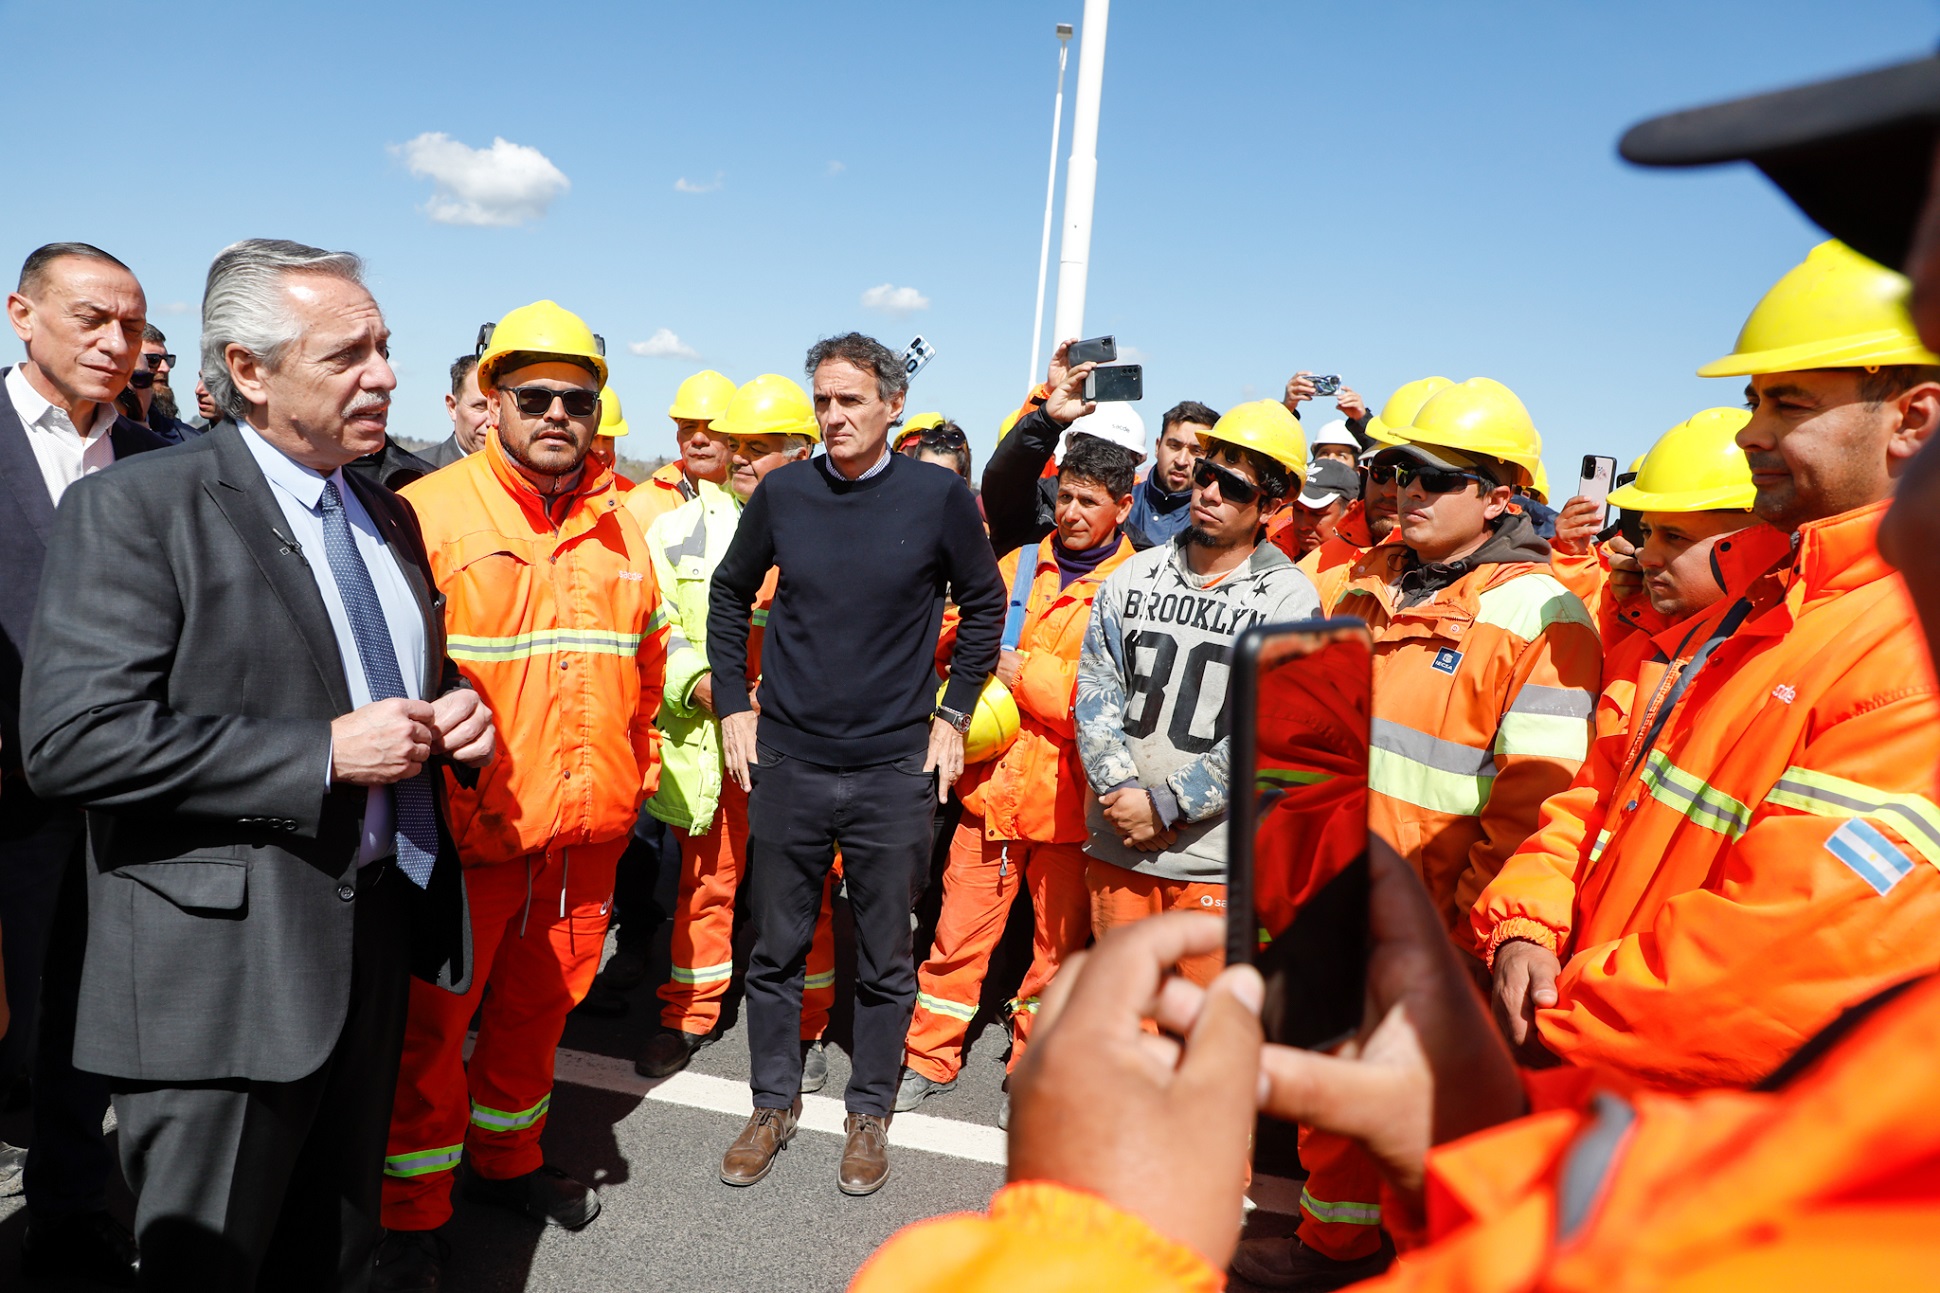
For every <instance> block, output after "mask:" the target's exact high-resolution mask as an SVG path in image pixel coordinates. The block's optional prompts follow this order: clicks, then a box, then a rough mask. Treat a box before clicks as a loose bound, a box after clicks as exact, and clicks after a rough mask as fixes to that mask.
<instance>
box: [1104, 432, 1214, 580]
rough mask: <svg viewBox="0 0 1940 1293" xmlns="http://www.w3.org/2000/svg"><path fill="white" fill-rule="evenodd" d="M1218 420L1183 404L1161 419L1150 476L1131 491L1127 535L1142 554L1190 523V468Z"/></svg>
mask: <svg viewBox="0 0 1940 1293" xmlns="http://www.w3.org/2000/svg"><path fill="white" fill-rule="evenodd" d="M1217 421H1219V414H1217V413H1215V412H1213V411H1212V410H1211V409H1209V408H1207V407H1206V406H1205V405H1204V404H1201V403H1200V402H1199V401H1197V400H1183V401H1181V402H1180V403H1178V404H1174V405H1173V406H1172V407H1171V408H1169V409H1167V410H1166V411H1165V416H1164V417H1163V418H1161V419H1159V443H1158V447H1157V448H1156V449H1155V450H1153V453H1152V470H1150V471H1148V472H1146V473H1145V479H1143V480H1141V481H1139V482H1138V487H1137V488H1136V489H1134V490H1133V491H1132V514H1131V515H1130V516H1128V517H1126V518H1125V533H1126V534H1128V535H1130V536H1131V538H1132V544H1133V546H1134V547H1138V548H1155V547H1157V546H1159V545H1160V544H1162V543H1165V542H1166V541H1167V540H1169V539H1171V538H1173V537H1174V536H1175V535H1177V534H1178V533H1179V531H1181V530H1183V529H1185V528H1186V526H1187V525H1188V524H1189V523H1190V522H1191V520H1192V464H1193V463H1195V462H1197V461H1199V455H1201V454H1203V453H1204V452H1205V450H1204V449H1203V448H1201V447H1200V444H1199V437H1200V436H1202V435H1205V434H1206V433H1207V432H1208V431H1211V430H1212V429H1213V424H1214V423H1215V422H1217Z"/></svg>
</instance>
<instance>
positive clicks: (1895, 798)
mask: <svg viewBox="0 0 1940 1293" xmlns="http://www.w3.org/2000/svg"><path fill="white" fill-rule="evenodd" d="M1765 802H1766V803H1768V804H1777V805H1779V806H1780V807H1783V808H1796V809H1798V810H1799V811H1800V812H1802V813H1812V814H1814V815H1816V816H1819V817H1873V818H1877V819H1879V820H1880V821H1881V822H1883V823H1884V824H1886V825H1888V826H1891V827H1892V828H1893V830H1894V832H1895V833H1896V834H1898V835H1899V836H1900V837H1901V838H1902V839H1904V840H1905V841H1906V842H1907V843H1908V844H1910V845H1912V846H1913V850H1914V851H1915V852H1917V853H1918V854H1919V855H1920V856H1921V857H1923V858H1925V859H1926V861H1927V863H1928V865H1930V866H1936V867H1940V807H1936V806H1935V804H1934V802H1933V801H1932V800H1931V799H1928V798H1927V797H1926V796H1924V795H1909V794H1897V793H1893V792H1891V791H1885V790H1875V789H1873V788H1872V787H1871V786H1868V785H1863V784H1861V783H1860V782H1857V781H1848V780H1846V779H1845V778H1844V777H1835V776H1833V775H1832V774H1831V773H1828V772H1815V771H1813V770H1812V769H1811V768H1801V767H1797V766H1794V767H1790V768H1787V769H1785V772H1784V774H1783V775H1782V776H1780V777H1779V779H1778V783H1777V784H1776V785H1774V786H1773V787H1772V789H1771V793H1770V794H1767V795H1766V796H1765Z"/></svg>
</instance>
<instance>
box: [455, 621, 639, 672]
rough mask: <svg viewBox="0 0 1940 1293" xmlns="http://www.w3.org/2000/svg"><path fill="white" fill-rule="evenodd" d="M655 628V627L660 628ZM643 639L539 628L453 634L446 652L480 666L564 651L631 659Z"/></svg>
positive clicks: (599, 631) (594, 631) (601, 631)
mask: <svg viewBox="0 0 1940 1293" xmlns="http://www.w3.org/2000/svg"><path fill="white" fill-rule="evenodd" d="M662 622H663V623H664V621H662ZM654 627H655V628H658V627H659V625H658V624H656V625H655V626H654ZM643 637H644V635H643V634H640V633H612V632H608V631H606V630H604V629H540V630H538V631H537V632H533V633H515V634H513V635H512V636H510V637H481V636H476V635H472V634H466V633H454V634H452V635H451V637H450V638H448V639H447V640H446V643H445V649H446V650H447V651H449V652H450V653H451V658H452V659H454V660H473V661H478V662H481V663H500V662H503V661H507V660H526V659H530V658H531V657H533V656H542V655H558V654H562V653H565V652H577V653H580V654H583V655H620V656H630V655H637V654H639V651H640V642H641V639H642V638H643Z"/></svg>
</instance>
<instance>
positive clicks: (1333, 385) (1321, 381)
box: [1307, 373, 1340, 395]
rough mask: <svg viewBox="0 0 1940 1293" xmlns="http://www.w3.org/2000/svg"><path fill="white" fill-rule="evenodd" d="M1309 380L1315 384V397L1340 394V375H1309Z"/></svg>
mask: <svg viewBox="0 0 1940 1293" xmlns="http://www.w3.org/2000/svg"><path fill="white" fill-rule="evenodd" d="M1307 380H1308V381H1310V382H1312V383H1313V384H1314V394H1315V395H1338V394H1340V374H1339V373H1321V374H1309V375H1308V377H1307Z"/></svg>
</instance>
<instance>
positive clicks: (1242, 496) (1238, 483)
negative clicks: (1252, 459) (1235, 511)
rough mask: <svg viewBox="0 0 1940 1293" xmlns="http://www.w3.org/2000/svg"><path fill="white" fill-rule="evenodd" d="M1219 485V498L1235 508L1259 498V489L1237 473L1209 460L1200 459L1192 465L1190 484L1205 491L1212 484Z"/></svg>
mask: <svg viewBox="0 0 1940 1293" xmlns="http://www.w3.org/2000/svg"><path fill="white" fill-rule="evenodd" d="M1215 481H1217V482H1218V483H1219V496H1220V497H1221V498H1223V499H1225V500H1226V501H1227V502H1228V503H1231V504H1232V505H1233V506H1235V507H1245V506H1246V505H1247V504H1248V503H1251V502H1252V501H1253V500H1254V499H1256V498H1258V497H1259V496H1260V487H1259V486H1258V485H1255V484H1253V483H1252V482H1251V481H1249V480H1247V479H1246V478H1245V477H1244V476H1241V475H1240V474H1239V473H1237V472H1232V471H1228V470H1227V469H1226V468H1224V467H1222V466H1220V465H1219V464H1218V463H1216V462H1214V461H1213V460H1212V459H1211V458H1200V459H1197V460H1196V461H1194V462H1193V464H1192V483H1193V484H1195V485H1197V486H1198V487H1199V488H1201V489H1205V488H1207V487H1208V486H1210V485H1211V484H1213V482H1215Z"/></svg>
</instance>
